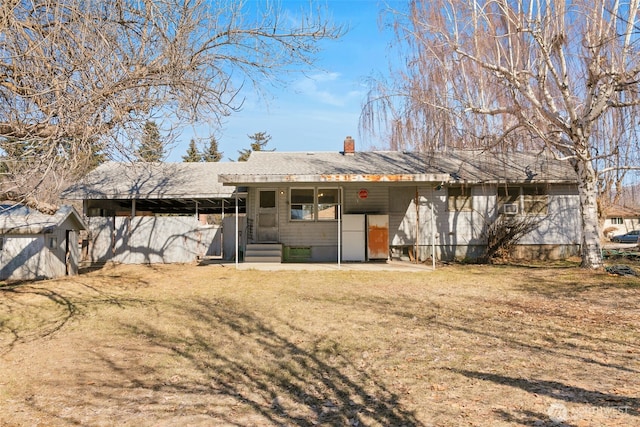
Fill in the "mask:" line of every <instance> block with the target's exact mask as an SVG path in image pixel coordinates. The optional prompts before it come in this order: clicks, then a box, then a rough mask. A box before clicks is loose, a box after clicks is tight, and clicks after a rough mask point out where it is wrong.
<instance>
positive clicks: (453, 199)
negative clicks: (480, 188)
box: [447, 186, 473, 212]
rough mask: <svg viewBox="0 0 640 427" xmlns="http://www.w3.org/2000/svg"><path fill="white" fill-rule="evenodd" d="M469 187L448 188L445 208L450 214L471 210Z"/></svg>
mask: <svg viewBox="0 0 640 427" xmlns="http://www.w3.org/2000/svg"><path fill="white" fill-rule="evenodd" d="M472 200H473V198H472V197H471V187H462V186H460V187H448V188H447V207H448V209H449V211H451V212H460V211H471V210H473V206H472Z"/></svg>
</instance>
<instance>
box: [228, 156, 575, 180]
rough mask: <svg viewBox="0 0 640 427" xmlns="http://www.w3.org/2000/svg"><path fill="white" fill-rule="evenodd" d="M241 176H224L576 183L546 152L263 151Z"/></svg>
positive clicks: (564, 164)
mask: <svg viewBox="0 0 640 427" xmlns="http://www.w3.org/2000/svg"><path fill="white" fill-rule="evenodd" d="M238 166H240V168H239V169H237V172H236V173H220V180H221V181H222V182H223V183H225V184H229V185H233V184H240V185H241V184H250V183H262V182H264V183H268V182H274V183H275V182H349V181H384V182H396V181H398V182H400V181H414V182H433V181H444V182H450V183H452V182H461V183H493V182H500V183H503V182H513V183H524V182H531V183H535V182H541V183H575V182H576V175H575V172H574V171H573V169H572V168H571V166H570V165H569V164H568V162H563V161H559V160H554V159H552V158H551V157H549V156H548V155H545V154H544V153H508V154H497V153H491V152H486V151H478V150H473V151H472V150H468V151H467V150H465V151H462V150H456V151H446V152H438V153H413V152H398V151H374V152H356V153H354V154H344V153H332V152H309V153H304V152H290V153H286V152H277V151H275V152H271V151H257V152H254V153H252V154H251V157H250V158H249V161H248V162H246V163H245V164H243V165H240V164H239V165H238Z"/></svg>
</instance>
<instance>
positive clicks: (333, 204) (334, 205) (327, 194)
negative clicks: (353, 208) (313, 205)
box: [316, 188, 340, 221]
mask: <svg viewBox="0 0 640 427" xmlns="http://www.w3.org/2000/svg"><path fill="white" fill-rule="evenodd" d="M316 200H317V201H318V221H332V220H336V219H338V204H339V203H340V190H338V189H337V188H318V197H317V198H316Z"/></svg>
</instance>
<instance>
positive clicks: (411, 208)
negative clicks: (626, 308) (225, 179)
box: [247, 183, 581, 262]
mask: <svg viewBox="0 0 640 427" xmlns="http://www.w3.org/2000/svg"><path fill="white" fill-rule="evenodd" d="M292 187H294V188H301V187H305V186H304V185H298V184H296V185H294V186H292ZM306 187H309V188H311V187H313V186H312V185H307V186H306ZM315 187H322V188H328V187H332V186H331V185H328V184H321V185H315ZM340 187H341V188H342V189H343V195H342V207H341V209H342V213H343V214H388V215H389V246H390V251H391V255H392V257H399V258H410V259H416V258H417V259H419V260H421V261H424V260H426V259H428V258H430V257H431V255H432V251H434V250H435V256H436V258H437V259H441V260H450V259H454V258H470V259H474V258H478V257H480V256H482V255H483V253H484V250H485V248H486V236H485V230H486V227H487V226H488V224H490V223H491V222H492V221H493V220H495V218H496V217H497V211H496V207H497V201H498V200H497V187H496V185H475V186H471V197H472V208H471V209H470V210H463V211H449V208H448V202H447V188H446V187H442V186H439V185H438V183H433V184H425V183H421V184H420V185H419V186H416V185H413V186H411V185H394V184H386V183H375V184H373V183H355V184H345V185H341V186H340ZM272 188H276V190H277V206H278V228H279V242H280V243H282V244H283V246H284V247H285V248H293V249H294V250H303V249H304V250H307V252H308V253H309V254H310V257H309V259H308V261H333V262H335V261H336V260H337V256H338V254H337V245H338V224H337V221H292V220H290V218H289V216H290V212H289V201H288V198H289V190H290V188H291V187H289V186H280V187H272ZM362 190H367V192H366V193H367V195H366V198H363V197H361V196H359V195H360V194H362ZM257 191H258V188H251V189H250V190H249V198H248V201H247V203H248V204H247V206H248V215H249V218H250V221H253V222H254V224H255V219H256V217H255V211H256V206H257V197H256V194H257ZM416 201H417V205H416ZM252 208H253V209H252ZM578 213H579V198H578V195H577V190H576V188H575V187H573V186H568V185H566V186H550V187H549V189H548V214H547V215H546V216H543V217H540V223H539V224H538V227H537V229H536V230H534V231H533V232H531V233H529V234H528V235H527V236H525V237H524V238H523V239H522V240H521V241H520V244H519V246H518V252H517V253H515V255H516V256H523V257H527V256H530V257H546V258H557V257H566V256H569V255H573V254H576V253H577V252H578V250H579V244H580V237H581V235H580V224H579V215H578ZM254 237H255V235H254ZM285 260H286V259H285Z"/></svg>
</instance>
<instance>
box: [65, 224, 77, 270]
mask: <svg viewBox="0 0 640 427" xmlns="http://www.w3.org/2000/svg"><path fill="white" fill-rule="evenodd" d="M65 237H66V238H65V241H66V247H65V264H66V274H67V276H73V275H76V274H78V259H79V252H80V251H79V248H78V234H77V233H76V232H75V231H74V230H67V231H66V236H65Z"/></svg>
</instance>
